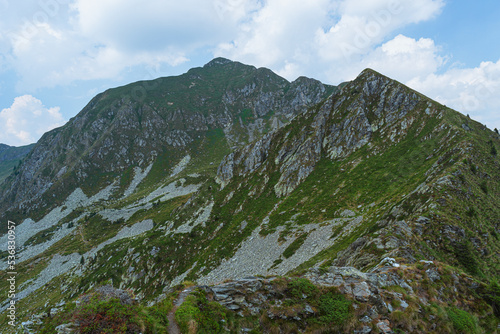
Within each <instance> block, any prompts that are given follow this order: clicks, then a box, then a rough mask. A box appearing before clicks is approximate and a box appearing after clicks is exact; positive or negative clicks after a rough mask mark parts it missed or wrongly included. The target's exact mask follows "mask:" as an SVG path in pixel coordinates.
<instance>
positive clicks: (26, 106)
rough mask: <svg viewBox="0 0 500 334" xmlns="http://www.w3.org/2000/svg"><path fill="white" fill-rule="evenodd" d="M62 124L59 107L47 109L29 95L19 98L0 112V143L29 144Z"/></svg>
mask: <svg viewBox="0 0 500 334" xmlns="http://www.w3.org/2000/svg"><path fill="white" fill-rule="evenodd" d="M64 123H65V120H64V118H63V116H62V115H61V113H60V112H59V107H53V108H47V107H45V106H44V105H43V103H42V101H40V100H38V99H37V98H35V97H33V96H31V95H23V96H19V97H16V98H15V99H14V103H13V104H12V106H10V107H9V108H5V109H3V110H2V111H1V112H0V143H5V144H8V145H14V146H21V145H27V144H31V143H33V142H35V141H37V140H38V138H40V137H41V136H42V134H44V133H45V132H47V131H49V130H52V129H54V128H56V127H59V126H61V125H63V124H64Z"/></svg>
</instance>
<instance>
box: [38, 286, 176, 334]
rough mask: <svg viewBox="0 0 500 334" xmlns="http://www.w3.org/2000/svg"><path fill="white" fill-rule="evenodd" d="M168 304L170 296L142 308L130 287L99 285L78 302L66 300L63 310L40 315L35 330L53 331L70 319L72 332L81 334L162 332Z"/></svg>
mask: <svg viewBox="0 0 500 334" xmlns="http://www.w3.org/2000/svg"><path fill="white" fill-rule="evenodd" d="M171 307H172V305H171V300H165V301H163V302H162V303H159V304H157V305H155V306H152V307H150V308H145V307H143V306H141V305H139V304H138V303H137V302H136V301H135V300H134V299H133V294H132V293H131V292H130V291H124V290H118V289H114V288H113V287H111V286H103V287H99V288H97V289H96V290H95V291H94V292H93V293H90V294H87V295H84V296H82V297H80V305H79V306H75V304H73V303H68V304H67V306H65V308H64V310H63V311H61V312H59V313H58V314H56V315H55V316H53V317H47V318H44V320H43V323H42V324H41V325H40V326H39V328H38V333H41V334H45V333H47V334H48V333H50V334H52V333H55V332H56V330H55V328H56V327H57V326H58V325H61V324H64V323H74V324H75V330H76V332H78V333H81V334H102V333H116V334H125V333H126V334H133V333H144V334H152V333H165V331H166V329H167V326H168V319H167V314H168V311H169V310H170V309H171Z"/></svg>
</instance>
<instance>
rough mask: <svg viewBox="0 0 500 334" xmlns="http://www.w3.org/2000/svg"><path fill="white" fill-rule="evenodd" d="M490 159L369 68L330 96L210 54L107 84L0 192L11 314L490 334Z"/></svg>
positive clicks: (450, 123) (451, 119)
mask: <svg viewBox="0 0 500 334" xmlns="http://www.w3.org/2000/svg"><path fill="white" fill-rule="evenodd" d="M499 148H500V138H499V136H498V134H496V133H494V132H493V131H490V130H489V129H487V128H486V127H485V126H484V125H482V124H480V123H478V122H475V121H473V120H471V119H469V118H468V117H466V116H464V115H462V114H460V113H458V112H456V111H454V110H451V109H449V108H447V107H445V106H443V105H440V104H439V103H437V102H435V101H432V100H431V99H429V98H427V97H425V96H423V95H421V94H419V93H418V92H415V91H413V90H411V89H410V88H408V87H406V86H404V85H402V84H401V83H399V82H397V81H394V80H391V79H390V78H387V77H385V76H383V75H381V74H379V73H377V72H375V71H372V70H370V69H367V70H365V71H363V72H362V73H361V74H360V75H359V76H358V77H357V78H356V79H355V80H353V81H352V82H348V83H344V84H342V85H340V86H339V87H333V86H328V85H324V84H322V83H320V82H318V81H316V80H312V79H307V78H299V79H297V80H296V81H294V82H292V83H290V82H288V81H286V80H285V79H283V78H280V77H279V76H277V75H275V74H273V73H272V72H271V71H270V70H267V69H256V68H254V67H252V66H247V65H243V64H240V63H237V62H232V61H229V60H226V59H222V58H217V59H215V60H213V61H211V62H210V63H208V64H207V65H205V66H204V67H203V68H196V69H192V70H190V71H189V72H187V73H186V74H184V75H181V76H179V77H171V78H162V79H158V80H154V81H150V82H140V83H135V84H131V85H129V86H125V87H120V88H116V89H112V90H108V91H106V92H104V93H103V94H100V95H98V96H97V97H96V98H94V99H93V100H92V101H91V102H90V103H89V105H88V106H87V107H86V108H84V110H82V112H81V113H80V114H79V115H77V116H76V117H75V118H73V119H72V120H70V122H68V124H67V125H65V126H64V127H62V128H59V129H56V130H53V131H51V132H49V133H47V134H46V135H44V137H43V138H42V139H41V140H40V141H39V142H38V143H37V145H36V146H35V147H34V148H33V150H32V151H31V152H30V154H29V155H28V156H27V157H26V158H25V159H24V160H23V163H22V164H21V166H20V167H19V173H18V174H17V175H11V176H10V177H9V178H8V179H7V180H6V181H5V182H4V184H3V185H2V187H3V190H2V194H3V195H2V202H1V207H2V208H4V210H3V212H4V215H3V218H4V219H5V218H6V219H10V220H16V221H17V222H18V225H17V228H16V243H17V245H18V264H17V267H16V270H17V272H18V273H19V274H18V276H17V277H16V282H17V284H18V286H19V288H18V290H19V291H18V293H17V297H18V298H19V301H18V303H17V305H18V306H17V310H18V314H17V316H18V317H19V318H21V319H25V320H27V319H28V318H30V317H31V316H32V315H37V314H44V313H47V309H49V310H50V309H53V310H54V311H51V313H54V314H55V313H58V314H59V315H58V316H51V317H49V318H43V317H42V316H36V317H35V318H32V322H33V323H32V324H31V325H33V326H36V324H34V323H39V322H41V323H42V325H40V324H39V325H38V326H41V327H39V328H42V327H43V328H45V330H47V332H54V331H55V327H57V326H60V325H63V323H71V322H73V323H74V322H75V321H76V322H78V323H79V324H80V325H81V326H83V325H82V324H83V323H84V322H85V321H86V320H85V319H87V318H85V317H83V318H82V312H83V310H89V309H92V307H94V306H95V305H94V306H89V307H90V308H85V305H93V304H92V303H93V301H96V300H97V299H95V298H104V300H107V301H106V302H108V303H113V301H109V298H110V297H109V296H115V297H116V296H118V297H119V299H118V300H119V301H118V302H116V301H114V302H115V303H118V304H120V303H121V304H120V305H121V306H116V305H115V306H116V307H118V308H120V309H122V308H123V307H124V306H123V305H131V304H133V305H135V306H130V308H129V309H127V310H124V312H125V311H126V312H131V310H132V308H133V310H134V311H133V313H134V314H140V315H141V316H143V318H141V319H139V318H140V317H141V316H139V318H137V319H136V318H134V319H135V320H133V321H135V322H134V324H133V326H138V327H137V328H142V330H141V331H142V332H148V331H151V332H154V330H153V329H152V328H156V329H155V330H156V331H160V332H161V330H160V329H159V328H166V327H165V326H170V325H173V324H178V325H179V326H180V329H181V330H182V331H183V332H186V333H187V332H189V333H191V332H193V333H194V332H199V333H204V332H208V333H217V332H225V331H227V332H231V331H232V332H252V331H253V332H254V333H260V332H265V333H271V332H284V333H292V332H298V331H306V332H307V331H309V332H319V333H321V332H325V333H326V332H328V331H327V328H331V329H330V330H337V331H353V330H355V331H357V333H370V332H374V333H375V332H383V333H389V332H392V331H393V330H394V331H395V332H397V331H400V332H401V331H404V332H438V333H442V332H453V331H455V332H471V333H473V332H477V333H479V332H481V331H487V332H493V331H495V330H496V328H497V326H498V323H499V317H498V311H499V305H500V303H499V301H498V298H497V297H496V296H497V293H498V292H500V288H498V284H497V282H496V281H495V279H497V278H498V273H499V272H500V271H499V257H498V254H499V251H500V244H499V241H498V234H499V233H500V231H499V228H500V205H499V204H500V203H499V202H500V193H499V192H500V169H499V157H498V153H497V151H498V149H499ZM10 217H13V218H10ZM21 222H22V223H21ZM1 239H2V240H1V242H2V243H4V242H5V243H6V242H7V235H4V236H3V237H2V238H1ZM7 255H8V254H7V252H3V253H2V254H1V258H2V261H3V262H4V263H3V264H0V267H1V268H2V269H5V268H6V261H5V260H6V257H7ZM0 275H2V276H0V282H3V283H0V293H1V294H2V295H4V296H5V295H7V293H8V288H9V285H8V282H7V281H6V279H7V278H8V277H6V274H5V273H4V274H0ZM245 277H246V278H245ZM242 278H245V279H242ZM186 281H192V282H196V283H192V284H189V283H186ZM183 282H184V283H183ZM223 282H225V283H224V284H221V283H223ZM106 284H108V285H106ZM181 284H184V285H181ZM193 284H195V285H197V286H198V288H196V289H195V288H190V289H188V291H187V292H181V290H178V287H179V286H181V287H182V286H190V285H193ZM110 285H112V286H114V288H113V287H110ZM214 285H215V286H214ZM99 286H100V287H99ZM96 287H99V288H97V290H96V289H95V288H96ZM117 289H118V290H117ZM126 289H131V291H133V292H134V294H135V295H134V296H131V295H129V293H130V292H126ZM191 291H192V293H191V294H189V295H188V293H189V292H191ZM89 293H93V294H92V295H89ZM82 295H83V297H80V296H82ZM89 296H94V297H95V298H94V299H92V298H91V297H89ZM99 296H100V297H99ZM106 298H107V299H106ZM131 298H132V299H133V298H136V299H138V300H140V301H141V304H140V305H136V304H134V303H133V302H130V303H129V302H128V301H127V300H130V299H131ZM76 299H78V300H80V304H82V303H83V304H82V305H84V306H81V307H83V308H82V309H80V308H78V307H77V306H75V304H74V303H70V301H73V300H76ZM113 300H114V299H113ZM7 303H8V300H5V301H3V302H2V309H3V310H5V309H6V307H7V305H8V304H7ZM145 305H148V306H145ZM75 307H76V308H75ZM127 307H128V306H127ZM174 311H175V321H174V318H173V314H174ZM3 314H4V316H5V315H6V314H5V313H3ZM146 315H147V316H146ZM167 315H168V317H167ZM240 316H244V317H245V318H241V317H240ZM42 318H43V319H42ZM123 318H130V316H124V317H123ZM167 318H168V319H167ZM75 319H80V320H75ZM148 319H149V320H148ZM155 319H156V320H155ZM162 319H163V320H162ZM123 321H125V320H123ZM130 321H132V320H130ZM148 321H149V322H148ZM168 324H170V325H168ZM122 325H123V324H122ZM64 326H66V325H64ZM68 326H70V325H68ZM130 326H132V324H130ZM155 326H156V327H155ZM161 326H164V327H161ZM66 327H67V326H66ZM66 327H64V328H66ZM70 327H71V326H70ZM333 328H335V329H333ZM62 330H63V327H60V330H59V332H62ZM64 330H65V329H64ZM138 330H139V329H138ZM170 331H171V332H175V330H174V329H170ZM42 332H43V331H42Z"/></svg>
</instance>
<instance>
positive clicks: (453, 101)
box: [407, 60, 500, 129]
mask: <svg viewBox="0 0 500 334" xmlns="http://www.w3.org/2000/svg"><path fill="white" fill-rule="evenodd" d="M407 84H408V85H409V86H410V87H412V88H414V89H415V90H418V91H420V92H422V93H424V94H426V95H428V96H430V97H432V98H434V99H436V100H437V101H439V102H441V103H443V104H446V105H447V106H450V107H452V108H454V109H456V110H458V111H461V112H462V113H465V114H470V116H471V117H472V118H474V119H476V120H478V121H480V122H483V123H487V125H488V126H489V127H490V128H494V127H496V128H499V129H500V110H499V109H500V60H498V61H497V62H496V63H495V62H482V63H481V64H480V65H479V66H478V67H475V68H452V69H450V70H448V71H446V72H445V73H443V74H435V73H429V74H428V75H427V76H419V77H415V78H413V79H411V80H409V81H408V82H407Z"/></svg>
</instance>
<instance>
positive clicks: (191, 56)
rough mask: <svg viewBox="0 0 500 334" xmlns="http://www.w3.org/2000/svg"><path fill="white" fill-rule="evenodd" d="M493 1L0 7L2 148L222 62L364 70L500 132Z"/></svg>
mask: <svg viewBox="0 0 500 334" xmlns="http://www.w3.org/2000/svg"><path fill="white" fill-rule="evenodd" d="M499 17H500V2H498V1H497V0H495V1H493V0H482V1H477V2H472V1H465V0H460V1H457V0H455V1H452V0H419V1H414V0H308V1H303V0H300V1H299V0H267V1H262V0H212V1H207V0H183V1H171V0H23V1H11V0H0V143H6V144H9V145H16V146H18V145H24V144H28V143H31V142H35V141H37V140H38V139H39V138H40V137H41V135H42V134H43V133H44V132H46V131H48V130H50V129H52V128H54V127H57V126H61V125H63V124H64V123H65V122H66V121H67V120H69V119H70V118H71V117H73V116H75V115H76V114H77V113H78V112H79V111H80V110H81V109H82V108H83V107H84V106H85V105H86V104H87V103H88V102H89V100H90V99H91V98H92V97H93V96H95V95H96V94H97V93H99V92H101V91H104V90H106V89H108V88H111V87H116V86H120V85H124V84H127V83H130V82H134V81H138V80H144V79H154V78H157V77H161V76H169V75H178V74H181V73H184V72H186V71H187V70H188V69H189V68H191V67H197V66H202V65H204V64H205V63H207V62H208V61H210V60H211V59H212V58H214V57H216V56H223V57H227V58H230V59H233V60H237V61H241V62H243V63H247V64H251V65H255V66H257V67H261V66H264V67H268V68H270V69H272V70H273V71H275V72H276V73H278V74H280V75H282V76H284V77H285V78H287V79H288V80H294V79H296V78H297V77H298V76H301V75H305V76H308V77H313V78H316V79H319V80H321V81H323V82H325V83H329V84H338V83H340V82H343V81H347V80H352V79H353V78H355V77H356V76H357V75H358V74H359V72H361V71H362V70H363V69H364V68H366V67H371V68H373V69H375V70H378V71H380V72H382V73H383V74H386V75H388V76H390V77H392V78H394V79H397V80H399V81H401V82H403V83H405V84H407V85H409V86H410V87H412V88H414V89H416V90H418V91H420V92H422V93H424V94H426V95H428V96H429V97H431V98H434V99H436V100H438V101H440V102H442V103H444V104H446V105H447V106H451V107H453V108H455V109H457V110H459V111H461V112H462V113H464V114H470V116H471V117H472V118H474V119H476V120H478V121H480V122H482V123H484V124H486V125H487V126H488V127H489V128H491V129H493V128H500V34H499V33H498V32H499V31H500V20H499V19H498V18H499Z"/></svg>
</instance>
